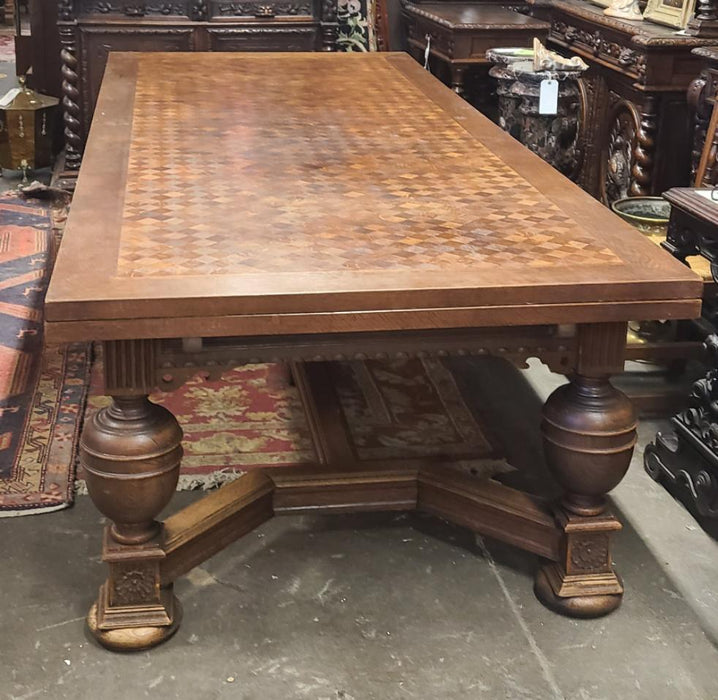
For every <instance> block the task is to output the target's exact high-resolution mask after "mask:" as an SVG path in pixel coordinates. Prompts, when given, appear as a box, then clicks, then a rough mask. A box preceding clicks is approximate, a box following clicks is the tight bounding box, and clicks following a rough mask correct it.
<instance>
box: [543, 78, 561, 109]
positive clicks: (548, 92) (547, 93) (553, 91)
mask: <svg viewBox="0 0 718 700" xmlns="http://www.w3.org/2000/svg"><path fill="white" fill-rule="evenodd" d="M539 114H558V80H542V81H541V87H540V89H539Z"/></svg>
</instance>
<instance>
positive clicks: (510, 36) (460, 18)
mask: <svg viewBox="0 0 718 700" xmlns="http://www.w3.org/2000/svg"><path fill="white" fill-rule="evenodd" d="M401 7H402V16H403V18H404V22H405V25H406V33H407V43H408V48H409V52H410V53H411V54H412V55H413V56H414V57H415V58H416V59H417V60H418V61H420V62H421V63H423V62H424V52H425V50H426V46H427V42H429V55H430V68H431V69H432V70H433V71H439V76H440V77H443V76H442V75H441V73H440V69H441V68H444V69H446V72H447V75H446V76H445V78H446V79H445V82H446V83H447V84H450V85H451V87H452V88H453V89H454V90H455V91H456V92H458V93H459V94H460V95H462V94H464V84H465V80H466V78H467V77H468V76H467V73H469V72H473V73H474V74H476V75H478V77H479V80H480V83H481V84H482V85H483V90H484V91H486V92H488V89H489V87H488V81H487V80H486V75H487V71H488V68H489V62H488V60H487V59H486V51H487V49H491V48H499V47H523V46H526V47H530V46H531V42H532V40H533V38H534V37H538V38H539V39H541V41H546V36H547V35H548V29H549V25H548V24H547V23H546V22H541V21H539V20H537V19H534V18H532V17H528V16H526V15H523V14H519V13H518V12H513V11H512V10H511V9H507V8H506V7H502V6H499V5H495V4H492V3H466V2H463V3H455V2H429V3H426V2H416V3H415V2H410V1H409V0H402V4H401ZM437 63H438V64H439V65H436V64H437ZM476 75H475V76H474V77H476ZM482 77H483V81H481V78H482ZM477 99H479V100H480V99H481V96H480V95H479V96H477Z"/></svg>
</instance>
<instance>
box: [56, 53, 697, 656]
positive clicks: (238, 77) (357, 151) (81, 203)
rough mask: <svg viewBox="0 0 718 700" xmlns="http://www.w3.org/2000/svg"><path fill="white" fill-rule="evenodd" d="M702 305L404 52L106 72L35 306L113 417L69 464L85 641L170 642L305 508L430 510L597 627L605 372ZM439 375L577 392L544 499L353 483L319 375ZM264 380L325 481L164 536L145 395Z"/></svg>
mask: <svg viewBox="0 0 718 700" xmlns="http://www.w3.org/2000/svg"><path fill="white" fill-rule="evenodd" d="M700 292H701V283H700V280H699V279H698V278H697V277H696V276H695V275H694V274H693V273H692V272H691V271H690V270H688V269H686V268H685V267H684V266H683V265H681V264H680V263H679V262H678V261H676V260H674V259H673V258H672V257H671V256H669V255H667V254H665V253H664V252H662V251H661V250H659V249H657V248H656V247H655V246H653V244H651V243H650V242H648V241H647V240H645V239H644V238H643V237H642V236H641V235H640V234H638V233H637V232H636V231H634V229H633V228H631V227H630V226H628V225H626V224H624V223H623V222H621V221H620V220H619V219H618V218H617V217H615V216H614V215H613V214H612V213H611V212H609V211H608V210H606V209H605V208H603V207H602V206H601V205H600V204H598V203H597V202H595V201H594V200H593V199H591V198H590V197H589V196H588V195H587V194H585V193H584V192H582V191H581V190H580V189H579V188H578V187H576V186H575V185H573V184H571V183H570V182H568V181H567V180H566V179H565V178H563V177H562V176H561V175H559V174H558V173H556V172H555V171H554V170H553V169H552V168H551V167H550V166H548V165H547V164H545V163H543V162H542V161H541V160H540V159H539V158H538V157H537V156H535V155H534V154H532V153H530V152H529V151H528V150H526V149H525V148H524V147H523V146H521V145H520V144H519V143H517V142H515V141H514V140H513V139H512V138H511V137H510V136H509V135H508V134H505V133H504V132H502V131H501V130H500V129H499V128H498V127H496V126H494V125H493V124H491V123H490V122H489V121H488V120H486V119H485V118H484V117H482V116H481V115H480V114H478V113H477V112H476V111H475V110H473V109H472V108H471V107H470V106H469V105H467V104H466V103H465V102H464V101H463V100H461V99H460V98H459V97H458V96H456V95H455V94H454V93H453V92H452V91H451V90H449V89H448V88H446V87H444V86H443V85H441V84H440V83H439V82H438V81H437V80H436V79H434V78H433V77H432V76H430V75H429V74H427V73H426V72H425V71H423V70H422V69H421V68H420V67H419V66H418V65H417V64H415V63H414V62H413V61H412V60H411V59H410V58H409V57H408V56H405V55H400V54H371V55H367V54H361V55H360V54H224V53H222V54H219V53H207V54H193V55H190V54H161V53H152V54H142V53H134V54H113V55H112V56H111V58H110V62H109V65H108V70H107V73H106V74H105V78H104V85H103V88H102V91H101V94H100V98H99V102H98V109H97V112H96V117H95V121H94V123H93V126H92V131H91V134H90V139H89V142H88V148H87V151H86V156H85V160H84V162H83V166H82V170H81V173H80V177H79V181H78V186H77V190H76V194H75V200H74V202H73V208H72V212H71V214H70V217H69V221H68V225H67V228H66V232H65V237H64V240H63V243H62V246H61V249H60V252H59V255H58V260H57V264H56V266H55V270H54V273H53V277H52V280H51V284H50V288H49V291H48V295H47V304H46V320H47V337H48V339H49V340H50V341H52V342H66V341H68V342H69V341H75V340H80V339H83V340H95V341H101V342H102V343H103V346H104V380H105V391H106V393H107V394H108V395H110V396H111V397H112V399H113V400H112V403H111V405H110V406H109V407H108V408H106V409H103V410H100V411H99V412H98V413H97V414H95V415H94V417H93V418H92V419H91V420H89V421H88V422H87V424H86V426H85V429H84V432H83V436H82V440H81V460H82V464H83V467H84V470H85V473H86V478H87V483H88V488H89V491H90V495H91V497H92V499H93V501H94V502H95V504H96V505H97V507H98V508H99V509H100V511H101V512H102V513H103V514H104V515H106V516H107V517H108V519H109V520H110V521H111V525H110V526H109V527H108V528H107V530H106V532H105V538H104V547H103V558H104V560H105V561H106V562H107V563H108V564H109V576H108V579H107V581H106V582H105V584H103V586H102V588H101V590H100V595H99V599H98V601H97V604H96V605H95V606H93V608H92V610H91V612H90V615H89V618H88V622H89V625H90V628H91V630H92V632H93V633H94V635H95V636H96V638H97V639H98V640H99V641H100V642H101V643H102V644H104V645H106V646H108V647H110V648H113V649H140V648H146V647H149V646H152V645H153V644H157V643H159V642H160V641H162V640H163V639H166V638H167V637H169V636H170V635H171V634H172V633H173V632H174V631H175V630H176V628H177V625H178V623H179V618H180V608H179V604H178V603H177V601H176V599H175V598H174V596H173V593H172V584H173V581H174V580H175V579H176V578H177V577H178V576H181V575H182V574H184V573H186V572H187V571H189V570H190V569H191V568H192V567H194V566H196V565H197V564H199V563H200V562H202V561H203V560H205V559H206V558H208V557H209V556H211V555H212V554H214V553H215V552H217V551H219V550H220V549H222V548H223V547H225V546H226V545H227V544H228V543H229V542H231V541H233V540H235V539H236V538H238V537H240V536H241V535H243V534H245V533H247V532H249V531H250V530H252V529H253V528H254V527H256V526H257V525H259V524H260V523H262V522H263V521H265V520H266V519H268V518H270V517H272V515H274V514H281V513H296V512H302V511H312V512H347V511H356V510H370V509H386V510H412V509H419V510H422V511H426V512H429V513H434V514H437V515H439V516H441V517H445V518H447V519H449V520H452V521H454V522H457V523H460V524H462V525H465V526H467V527H469V528H472V529H474V530H476V531H478V532H481V533H485V534H488V535H491V536H493V537H497V538H499V539H502V540H505V541H507V542H510V543H512V544H515V545H517V546H519V547H522V548H524V549H526V550H529V551H531V552H535V553H537V554H539V555H540V556H541V557H543V558H544V563H543V564H542V566H541V567H540V569H539V572H538V575H537V579H536V593H537V595H538V596H539V598H540V599H541V600H542V601H543V602H544V603H545V604H547V605H548V606H550V607H552V608H553V609H556V610H558V611H559V612H562V613H565V614H569V615H576V616H586V617H588V616H595V615H601V614H604V613H607V612H609V611H611V610H613V609H614V608H615V607H616V606H617V605H618V604H619V602H620V600H621V595H622V592H623V589H622V586H621V583H620V581H619V579H618V578H617V576H616V574H615V573H614V571H613V568H612V565H611V550H610V539H611V535H612V533H613V532H614V531H616V530H618V529H619V528H620V524H619V523H618V521H617V520H616V519H615V518H614V517H613V516H612V515H611V514H610V513H609V512H608V511H607V510H606V502H605V498H604V496H605V494H606V493H607V492H608V491H610V490H611V489H612V488H613V487H614V486H615V485H616V484H617V483H618V482H619V481H620V479H621V478H622V476H623V474H624V472H625V470H626V469H627V467H628V464H629V461H630V457H631V453H632V449H633V444H634V441H635V418H634V414H633V410H632V408H631V406H630V403H629V401H628V400H627V399H626V397H625V396H623V394H621V393H620V392H619V391H617V390H616V389H614V388H613V387H612V385H611V384H610V382H609V376H610V375H611V374H612V373H616V372H620V371H621V369H622V365H623V355H624V344H625V329H626V322H627V321H628V320H629V319H635V318H662V319H665V318H692V317H695V316H697V315H698V313H699V297H700ZM452 353H454V354H476V355H482V354H493V355H500V356H504V357H506V358H508V359H510V360H512V361H515V362H517V363H519V364H521V363H523V362H524V361H525V360H526V358H527V357H532V356H535V357H539V358H541V359H542V360H544V361H545V362H547V363H548V364H549V365H550V366H551V367H552V368H553V369H555V370H557V371H560V372H563V373H565V374H567V375H570V377H571V382H570V383H569V384H567V385H565V386H563V387H562V388H560V389H558V390H557V391H556V392H554V394H553V395H552V396H551V397H550V398H549V400H548V402H547V403H546V406H545V408H544V414H543V416H544V417H543V422H542V431H543V435H544V444H545V449H546V456H547V460H548V462H549V465H550V468H551V471H552V473H553V474H554V475H555V477H556V479H557V480H558V482H559V483H560V484H561V486H562V487H563V489H564V495H563V497H562V499H561V500H560V502H558V503H555V504H548V503H545V502H543V501H542V500H541V499H539V498H536V497H534V496H532V495H529V494H525V493H522V492H520V491H517V490H514V489H511V488H508V487H506V486H504V485H501V484H499V483H497V482H494V481H484V482H482V481H479V480H477V479H474V478H471V477H469V476H466V475H463V474H461V473H458V472H456V471H452V470H450V469H447V468H444V467H442V466H441V465H439V464H435V463H431V461H428V460H424V461H419V460H416V461H413V462H406V463H402V464H396V463H394V464H392V465H386V464H384V465H382V464H376V466H371V467H369V466H367V465H366V463H364V464H363V466H362V467H361V468H358V467H357V466H356V463H355V461H354V460H353V459H352V456H351V455H350V454H349V453H348V450H347V447H346V445H347V443H346V441H345V440H343V438H342V435H341V425H340V423H341V421H339V419H338V418H337V412H336V410H332V406H333V403H332V401H333V399H332V396H331V385H330V383H328V382H327V380H326V377H325V370H326V366H325V365H324V364H322V363H323V362H325V361H331V360H337V359H342V358H350V357H351V358H363V357H385V356H407V355H415V356H416V355H418V356H423V355H438V356H443V355H447V354H452ZM267 360H270V361H276V360H287V361H290V362H292V363H293V368H294V370H295V378H296V380H297V384H298V386H299V388H300V390H301V392H302V394H303V396H304V399H305V402H306V404H307V406H308V407H309V414H310V424H311V426H312V428H313V430H314V438H315V442H316V449H317V454H318V459H317V464H316V466H315V467H313V468H304V467H302V468H284V469H271V470H268V471H265V472H261V471H256V472H252V473H250V474H249V475H247V476H245V477H243V478H241V479H239V480H237V481H236V482H233V483H231V484H229V485H227V486H225V487H223V488H222V489H220V490H219V491H216V492H214V493H212V494H210V495H208V496H206V497H205V498H204V499H202V500H201V501H199V502H197V503H195V504H193V505H191V506H189V507H188V508H186V509H184V510H182V511H181V512H179V513H177V514H175V515H172V516H171V517H170V518H168V519H167V520H166V521H165V522H164V523H158V522H156V520H155V518H156V517H157V514H158V513H159V512H160V511H161V510H162V509H163V508H164V506H165V505H166V504H167V503H168V501H169V500H170V498H171V495H172V493H173V491H174V489H175V485H176V483H177V478H178V471H179V465H180V460H181V455H182V449H181V445H180V441H181V437H182V433H181V430H180V427H179V425H178V424H177V421H176V420H175V418H174V417H173V416H172V415H171V414H170V413H169V412H168V411H167V410H166V409H164V408H161V407H160V406H157V405H155V404H153V403H151V402H150V401H149V400H148V398H147V396H148V394H149V393H150V392H151V391H152V390H153V389H154V388H156V387H162V388H165V387H172V386H176V385H178V384H180V383H181V382H182V381H183V380H184V379H186V378H187V377H189V376H192V375H194V374H196V373H198V372H202V371H205V372H208V373H210V374H218V373H219V372H221V370H222V369H224V368H229V367H232V366H236V365H238V364H241V363H246V362H249V363H251V362H257V361H267ZM537 427H538V426H537Z"/></svg>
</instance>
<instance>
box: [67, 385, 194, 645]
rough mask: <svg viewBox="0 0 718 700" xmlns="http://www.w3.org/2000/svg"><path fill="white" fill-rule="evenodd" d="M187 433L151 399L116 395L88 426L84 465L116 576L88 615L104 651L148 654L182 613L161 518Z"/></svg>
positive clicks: (105, 553)
mask: <svg viewBox="0 0 718 700" xmlns="http://www.w3.org/2000/svg"><path fill="white" fill-rule="evenodd" d="M181 440H182V430H181V429H180V427H179V425H178V424H177V421H176V420H175V418H174V416H173V415H172V414H171V413H170V412H169V411H167V410H166V409H165V408H162V407H161V406H157V405H156V404H153V403H151V402H150V401H149V400H148V398H147V396H145V395H142V396H131V397H115V398H113V401H112V404H111V405H110V406H109V407H107V408H104V409H101V410H100V411H98V412H97V413H96V414H95V415H94V416H93V417H92V418H91V419H90V421H88V423H87V424H86V425H85V428H84V431H83V435H82V438H81V440H80V461H81V463H82V466H83V468H84V472H85V478H86V481H87V489H88V491H89V493H90V497H91V498H92V500H93V502H94V503H95V505H96V506H97V508H98V510H99V511H100V512H101V513H102V514H103V515H105V516H106V517H108V518H109V519H110V520H111V521H112V524H111V525H110V526H109V527H108V528H107V529H106V531H105V537H104V542H103V560H104V561H106V562H107V563H108V564H109V568H110V573H109V576H108V578H107V580H106V581H105V583H104V584H103V585H102V587H101V588H100V596H99V599H98V601H97V603H96V604H95V605H94V606H93V607H92V609H91V610H90V614H89V615H88V626H89V628H90V630H91V632H92V634H93V635H94V636H95V638H96V639H97V640H98V641H99V642H100V643H101V644H102V645H104V646H106V647H108V648H111V649H116V650H139V649H147V648H149V647H151V646H154V645H156V644H159V643H160V642H162V641H164V640H165V639H167V638H168V637H170V636H171V635H172V634H173V633H174V632H175V631H176V630H177V627H178V625H179V620H180V617H181V610H180V608H179V604H178V602H177V601H176V599H175V597H174V596H173V594H172V590H171V588H161V587H160V563H161V561H162V559H163V558H164V556H165V554H164V551H163V549H162V542H161V525H160V524H159V523H158V522H157V521H156V520H155V518H156V516H157V515H158V514H159V513H160V511H161V510H162V509H163V508H164V507H165V506H166V505H167V504H168V503H169V501H170V499H171V498H172V494H173V493H174V491H175V488H176V486H177V480H178V478H179V465H180V460H181V457H182V447H181V445H180V443H181Z"/></svg>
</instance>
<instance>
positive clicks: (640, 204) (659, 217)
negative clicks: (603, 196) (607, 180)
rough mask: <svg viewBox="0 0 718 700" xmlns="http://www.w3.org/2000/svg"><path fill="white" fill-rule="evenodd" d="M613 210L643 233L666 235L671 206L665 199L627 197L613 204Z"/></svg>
mask: <svg viewBox="0 0 718 700" xmlns="http://www.w3.org/2000/svg"><path fill="white" fill-rule="evenodd" d="M611 209H613V211H614V212H616V214H618V215H619V216H620V217H621V218H622V219H623V220H624V221H627V222H628V223H629V224H631V225H633V226H635V227H636V228H637V229H638V230H639V231H641V232H643V233H646V234H648V235H659V236H663V237H665V235H666V230H667V228H668V219H669V217H670V215H671V205H670V203H669V202H667V201H666V200H665V199H663V197H625V198H624V199H617V200H616V201H615V202H613V204H611Z"/></svg>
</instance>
